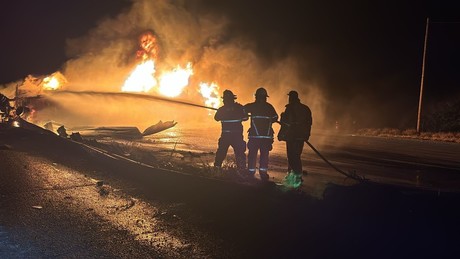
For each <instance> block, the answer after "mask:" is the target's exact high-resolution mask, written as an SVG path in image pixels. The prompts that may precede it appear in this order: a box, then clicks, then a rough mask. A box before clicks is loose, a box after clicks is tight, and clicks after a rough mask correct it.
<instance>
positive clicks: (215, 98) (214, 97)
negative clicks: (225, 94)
mask: <svg viewBox="0 0 460 259" xmlns="http://www.w3.org/2000/svg"><path fill="white" fill-rule="evenodd" d="M199 92H200V93H201V95H202V96H203V98H204V100H205V101H204V103H205V104H206V106H210V107H213V108H218V107H219V106H220V98H219V86H218V85H217V84H216V83H214V82H212V83H210V84H209V83H205V82H201V83H200V90H199Z"/></svg>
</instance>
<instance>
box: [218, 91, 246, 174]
mask: <svg viewBox="0 0 460 259" xmlns="http://www.w3.org/2000/svg"><path fill="white" fill-rule="evenodd" d="M222 99H223V102H224V105H223V106H222V107H220V108H219V109H218V110H217V112H216V114H215V115H214V119H215V120H216V121H220V122H221V124H222V132H221V135H220V138H219V144H218V145H219V146H218V148H217V151H216V158H215V160H214V166H215V167H216V168H217V169H218V170H220V169H221V166H222V162H223V161H224V159H225V157H226V156H227V151H228V148H229V146H232V148H233V152H234V153H235V159H236V166H237V169H238V170H239V171H241V170H243V171H244V170H245V169H246V154H245V153H244V152H245V151H246V142H245V141H244V140H243V124H242V121H245V120H247V119H248V117H247V114H246V112H245V111H244V108H243V106H242V105H241V104H239V103H237V102H235V100H236V95H234V94H233V92H232V91H230V90H225V91H224V92H223V96H222Z"/></svg>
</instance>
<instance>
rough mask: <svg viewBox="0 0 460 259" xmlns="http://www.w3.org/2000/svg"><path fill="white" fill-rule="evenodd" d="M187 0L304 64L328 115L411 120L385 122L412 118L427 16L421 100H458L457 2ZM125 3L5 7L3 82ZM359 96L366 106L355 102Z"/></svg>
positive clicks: (54, 0) (58, 53)
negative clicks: (366, 112)
mask: <svg viewBox="0 0 460 259" xmlns="http://www.w3.org/2000/svg"><path fill="white" fill-rule="evenodd" d="M172 2H174V1H172ZM177 2H183V1H177ZM184 2H186V6H187V7H188V8H190V9H192V10H193V11H194V12H196V13H200V12H201V13H206V12H213V13H216V14H218V13H221V14H222V15H225V16H227V17H229V19H230V21H231V23H230V27H229V28H228V35H229V37H231V36H232V35H238V36H239V37H241V36H243V37H245V38H247V39H248V40H251V41H253V42H254V43H255V45H256V46H257V54H258V55H259V56H260V58H262V59H263V60H264V61H266V62H267V63H270V62H274V61H275V60H278V59H280V58H283V57H285V56H288V55H295V56H297V57H298V58H299V59H300V60H304V62H302V69H303V70H304V71H305V74H304V77H305V79H308V80H312V81H320V82H321V84H322V87H323V90H324V92H326V99H327V100H328V101H329V104H333V105H329V106H328V109H327V110H328V112H329V114H331V116H333V115H334V114H340V113H341V112H342V113H343V112H344V111H347V110H348V111H350V112H355V113H357V112H356V111H359V110H360V109H373V110H375V114H376V116H378V114H382V113H390V114H392V113H394V114H396V115H402V116H408V117H407V118H408V119H406V120H394V121H391V120H389V121H387V122H385V123H388V125H389V126H401V124H404V123H409V124H411V123H413V121H414V120H415V114H416V111H417V103H418V94H419V87H420V73H421V64H422V50H423V37H424V32H425V21H426V17H430V19H431V21H432V22H433V23H432V24H430V34H429V40H428V53H427V67H426V81H425V89H426V91H425V100H426V101H427V105H430V104H435V103H437V102H443V101H448V100H452V99H455V98H456V99H460V88H459V86H460V79H458V72H459V71H460V48H459V47H458V46H460V23H455V22H460V7H459V6H460V4H455V3H454V2H457V1H395V0H388V1H363V0H362V1H354V0H351V1H343V0H332V1H319V0H318V1H316V0H315V1H308V0H303V1H297V0H296V1H267V0H265V1H261V0H252V1H248V0H232V1H224V0H221V1H220V0H196V1H184ZM129 6H130V1H128V0H80V1H62V0H61V1H58V0H43V1H25V0H18V1H10V3H8V4H3V5H2V8H1V11H0V12H1V15H0V20H1V25H0V34H1V38H2V40H1V41H0V49H1V51H2V56H1V59H0V71H1V73H0V75H1V76H0V83H8V82H11V81H15V80H18V79H21V78H24V76H26V75H28V74H37V75H40V74H49V73H52V72H54V71H56V70H58V69H59V68H60V67H61V66H62V65H63V64H64V63H65V61H66V60H68V59H69V58H70V57H68V56H66V39H69V38H77V37H82V36H84V35H85V34H87V32H88V31H89V30H90V29H91V28H93V27H94V26H95V25H96V24H97V23H98V21H101V20H103V19H105V18H107V17H115V16H116V15H117V14H119V13H120V12H121V11H122V10H123V9H126V8H129ZM363 99H366V101H367V103H370V104H372V105H368V106H364V107H361V108H360V107H359V104H360V103H361V102H362V100H363ZM412 114H414V116H413V117H410V116H412ZM358 117H359V116H358Z"/></svg>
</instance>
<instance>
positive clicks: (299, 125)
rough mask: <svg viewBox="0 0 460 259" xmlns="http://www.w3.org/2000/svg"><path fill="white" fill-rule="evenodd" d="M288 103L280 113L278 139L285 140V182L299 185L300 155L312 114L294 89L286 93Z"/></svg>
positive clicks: (292, 185) (300, 174)
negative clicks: (286, 167)
mask: <svg viewBox="0 0 460 259" xmlns="http://www.w3.org/2000/svg"><path fill="white" fill-rule="evenodd" d="M288 96H289V101H288V102H289V103H288V104H287V105H286V109H285V111H284V112H283V113H282V114H281V128H282V129H280V131H279V133H278V140H280V141H286V151H287V158H288V174H287V176H286V177H285V179H284V181H285V184H287V185H289V186H291V187H295V188H297V187H299V186H300V185H301V184H302V160H301V158H300V156H301V155H302V150H303V145H304V142H305V141H308V139H309V138H310V132H311V125H312V116H311V110H310V108H309V107H308V106H307V105H305V104H302V103H301V102H300V99H299V94H298V93H297V92H296V91H290V92H289V93H288Z"/></svg>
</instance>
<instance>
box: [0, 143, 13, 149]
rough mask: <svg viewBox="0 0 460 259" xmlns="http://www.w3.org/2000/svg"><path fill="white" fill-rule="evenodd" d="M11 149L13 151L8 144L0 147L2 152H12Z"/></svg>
mask: <svg viewBox="0 0 460 259" xmlns="http://www.w3.org/2000/svg"><path fill="white" fill-rule="evenodd" d="M10 149H11V146H10V145H6V144H2V145H0V150H10Z"/></svg>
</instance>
